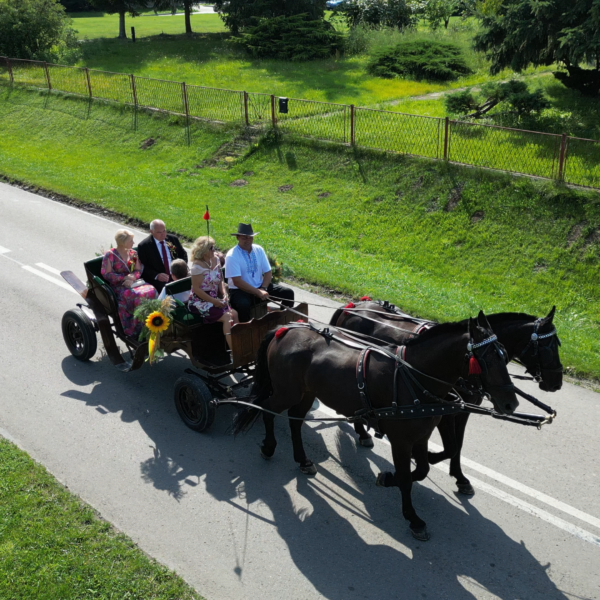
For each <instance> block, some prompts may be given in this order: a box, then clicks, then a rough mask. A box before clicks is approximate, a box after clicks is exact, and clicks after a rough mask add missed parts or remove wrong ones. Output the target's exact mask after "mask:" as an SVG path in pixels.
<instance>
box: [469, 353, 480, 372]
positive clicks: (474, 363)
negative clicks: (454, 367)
mask: <svg viewBox="0 0 600 600" xmlns="http://www.w3.org/2000/svg"><path fill="white" fill-rule="evenodd" d="M469 375H481V366H480V365H479V361H478V360H477V359H476V358H475V357H474V356H471V358H470V359H469Z"/></svg>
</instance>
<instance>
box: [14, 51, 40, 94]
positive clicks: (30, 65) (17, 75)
mask: <svg viewBox="0 0 600 600" xmlns="http://www.w3.org/2000/svg"><path fill="white" fill-rule="evenodd" d="M10 66H11V69H12V74H13V81H14V82H15V83H20V84H22V85H31V86H33V87H38V88H48V80H47V79H46V69H45V67H44V63H42V62H36V61H33V60H22V59H14V58H11V59H10Z"/></svg>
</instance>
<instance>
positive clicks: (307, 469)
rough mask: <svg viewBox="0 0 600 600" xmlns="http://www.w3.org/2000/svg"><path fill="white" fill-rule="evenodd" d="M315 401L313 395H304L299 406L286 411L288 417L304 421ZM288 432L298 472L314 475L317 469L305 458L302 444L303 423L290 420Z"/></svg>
mask: <svg viewBox="0 0 600 600" xmlns="http://www.w3.org/2000/svg"><path fill="white" fill-rule="evenodd" d="M314 400H315V394H311V393H306V394H304V395H303V396H302V400H301V402H300V404H296V405H295V406H292V408H290V409H289V410H288V417H297V418H300V419H304V417H305V416H306V413H307V412H308V411H309V410H310V407H311V406H312V403H313V402H314ZM289 421H290V431H291V434H292V446H293V448H294V460H295V461H296V462H297V463H298V464H299V465H300V470H301V471H302V472H303V473H305V474H306V475H316V473H317V467H316V466H315V465H314V463H313V462H312V461H311V460H310V459H309V458H307V457H306V452H304V444H303V443H302V425H303V423H304V421H298V420H296V419H290V420H289Z"/></svg>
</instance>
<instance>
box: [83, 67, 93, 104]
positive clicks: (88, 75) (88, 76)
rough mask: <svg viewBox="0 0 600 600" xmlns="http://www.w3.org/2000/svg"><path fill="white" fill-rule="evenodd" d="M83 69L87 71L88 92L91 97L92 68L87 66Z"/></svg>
mask: <svg viewBox="0 0 600 600" xmlns="http://www.w3.org/2000/svg"><path fill="white" fill-rule="evenodd" d="M83 70H84V71H85V78H86V80H87V86H88V93H89V95H90V98H92V97H93V96H92V82H91V81H90V70H89V69H88V68H87V67H83Z"/></svg>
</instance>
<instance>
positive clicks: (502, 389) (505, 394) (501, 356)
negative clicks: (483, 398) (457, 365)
mask: <svg viewBox="0 0 600 600" xmlns="http://www.w3.org/2000/svg"><path fill="white" fill-rule="evenodd" d="M469 337H470V341H469V343H468V345H467V355H466V357H467V362H468V364H469V376H470V377H471V376H475V377H478V378H479V380H480V383H481V387H482V389H483V391H484V392H486V393H487V394H489V395H490V398H491V400H492V402H493V404H494V408H495V409H496V410H497V411H498V412H499V413H502V414H509V415H510V414H512V413H513V412H515V409H516V408H517V406H519V401H518V400H517V396H516V395H515V388H514V386H513V384H512V382H511V379H510V375H509V374H508V370H507V368H506V363H507V362H508V355H507V353H506V350H505V349H504V346H502V344H500V343H499V342H498V339H497V338H496V335H495V334H494V332H493V331H492V328H491V327H490V324H489V323H488V320H487V318H486V316H485V315H484V314H483V311H479V315H478V316H477V319H469Z"/></svg>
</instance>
